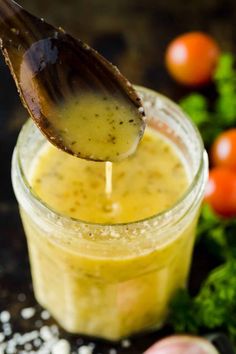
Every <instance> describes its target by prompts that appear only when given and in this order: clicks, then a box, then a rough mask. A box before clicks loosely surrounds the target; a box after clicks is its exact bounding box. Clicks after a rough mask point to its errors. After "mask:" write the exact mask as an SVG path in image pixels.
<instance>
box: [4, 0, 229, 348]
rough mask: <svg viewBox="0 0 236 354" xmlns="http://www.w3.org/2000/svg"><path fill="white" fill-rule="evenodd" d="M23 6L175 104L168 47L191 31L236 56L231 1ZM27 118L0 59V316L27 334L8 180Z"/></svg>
mask: <svg viewBox="0 0 236 354" xmlns="http://www.w3.org/2000/svg"><path fill="white" fill-rule="evenodd" d="M19 3H20V4H21V5H23V6H25V7H26V8H27V9H28V10H30V11H31V12H32V13H34V14H35V15H38V16H39V17H43V18H45V19H46V20H47V21H49V22H51V23H53V24H54V25H56V26H61V27H63V28H64V29H65V30H66V31H68V32H70V33H72V34H73V35H75V36H77V37H79V38H80V39H82V40H83V41H85V42H87V43H88V44H90V45H91V46H93V47H95V48H96V49H97V50H98V51H100V52H101V53H102V54H103V55H104V56H105V57H106V58H108V59H109V60H111V61H112V62H113V63H114V64H116V65H117V66H118V67H119V68H120V70H121V71H122V72H123V74H125V75H126V76H127V77H128V78H129V80H130V81H131V82H133V83H135V84H139V85H144V86H148V87H150V88H153V89H155V90H157V91H159V92H161V93H163V94H165V95H167V96H169V97H171V98H172V99H174V100H176V101H178V99H179V98H180V97H182V96H183V95H185V94H186V93H187V92H188V89H185V88H183V87H181V86H179V85H178V84H176V83H174V82H173V81H172V79H171V78H170V77H169V76H168V74H167V72H166V70H165V67H164V53H165V49H166V46H167V45H168V43H169V41H170V40H171V39H173V38H174V37H175V36H177V35H178V34H181V33H184V32H187V31H193V30H202V31H206V32H208V33H209V34H211V35H212V36H213V37H214V38H215V39H216V40H217V42H218V43H219V45H220V46H221V48H222V51H230V52H234V53H236V29H235V28H236V1H234V0H231V1H230V0H185V1H184V0H182V1H180V0H178V1H168V0H156V1H154V0H143V1H139V0H136V1H135V0H97V1H96V0H74V1H72V0H67V1H66V0H21V1H20V0H19ZM211 90H212V87H211V86H209V87H208V88H204V89H203V91H204V93H206V94H207V95H210V94H211ZM26 117H27V113H26V112H25V111H24V109H23V108H22V106H21V104H20V102H19V98H18V96H17V92H16V89H15V86H14V83H13V80H12V78H11V77H10V74H9V72H8V69H7V68H6V66H5V64H4V61H3V60H2V58H0V164H1V165H0V186H1V189H0V311H1V310H3V309H8V310H9V311H10V312H11V314H12V315H13V317H14V326H15V328H16V329H17V330H19V331H24V330H31V329H33V328H34V323H33V322H32V323H31V322H30V321H29V322H28V324H27V326H26V327H25V324H22V323H21V321H20V320H19V319H18V314H19V309H20V308H21V307H25V306H27V305H30V306H31V305H32V306H35V301H34V298H33V295H32V290H31V286H30V275H29V266H28V260H27V251H26V245H25V239H24V235H23V230H22V226H21V223H20V220H19V216H18V211H17V204H16V201H15V198H14V195H13V191H12V187H11V180H10V160H11V155H12V152H13V148H14V145H15V142H16V139H17V135H18V132H19V130H20V127H21V126H22V124H23V122H24V121H25V119H26ZM213 124H214V123H213ZM207 264H208V261H207V255H206V256H205V258H204V256H202V253H201V257H199V252H197V253H196V254H195V258H194V267H193V272H192V277H191V284H192V287H193V289H194V288H196V287H197V286H198V283H199V279H200V278H201V276H200V277H199V275H200V274H202V275H203V274H204V272H205V271H206V267H207ZM210 266H211V265H210ZM193 279H194V280H193ZM20 292H23V293H25V294H26V295H27V299H26V301H25V302H24V304H20V303H19V301H18V300H17V295H18V294H19V293H20ZM38 310H39V311H40V309H39V308H38ZM34 320H35V319H34ZM0 331H1V328H0ZM78 337H79V336H77V337H76V338H75V337H73V338H71V342H72V343H76V340H77V339H78ZM157 337H158V334H157V333H154V334H152V335H146V336H142V337H138V338H136V339H133V340H132V343H133V345H132V346H131V347H130V348H128V349H121V347H120V345H119V344H117V346H114V345H111V344H104V343H102V342H100V343H98V344H97V349H96V350H95V353H101V354H107V353H109V349H110V348H114V347H116V348H118V353H119V354H120V353H130V354H131V353H133V354H140V353H142V352H143V351H144V349H146V348H147V347H148V345H149V344H151V343H153V342H154V341H155V339H156V338H157ZM79 338H80V337H79ZM84 340H85V342H86V339H84Z"/></svg>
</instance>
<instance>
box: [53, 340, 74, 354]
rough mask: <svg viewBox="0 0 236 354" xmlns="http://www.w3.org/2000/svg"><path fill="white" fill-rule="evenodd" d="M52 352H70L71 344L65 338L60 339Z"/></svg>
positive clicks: (65, 353) (56, 353) (58, 353)
mask: <svg viewBox="0 0 236 354" xmlns="http://www.w3.org/2000/svg"><path fill="white" fill-rule="evenodd" d="M52 354H70V344H69V342H68V341H67V340H65V339H60V340H59V341H58V342H57V343H55V344H54V345H53V347H52Z"/></svg>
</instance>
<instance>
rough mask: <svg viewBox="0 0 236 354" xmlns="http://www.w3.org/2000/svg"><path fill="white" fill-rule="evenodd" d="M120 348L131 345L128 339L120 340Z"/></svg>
mask: <svg viewBox="0 0 236 354" xmlns="http://www.w3.org/2000/svg"><path fill="white" fill-rule="evenodd" d="M121 346H122V348H129V347H130V346H131V342H130V340H129V339H123V340H122V341H121Z"/></svg>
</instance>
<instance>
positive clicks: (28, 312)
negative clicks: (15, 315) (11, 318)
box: [21, 307, 36, 320]
mask: <svg viewBox="0 0 236 354" xmlns="http://www.w3.org/2000/svg"><path fill="white" fill-rule="evenodd" d="M35 312H36V311H35V309H34V308H33V307H27V308H25V309H23V310H21V317H22V318H24V320H28V319H30V318H32V317H33V316H34V315H35Z"/></svg>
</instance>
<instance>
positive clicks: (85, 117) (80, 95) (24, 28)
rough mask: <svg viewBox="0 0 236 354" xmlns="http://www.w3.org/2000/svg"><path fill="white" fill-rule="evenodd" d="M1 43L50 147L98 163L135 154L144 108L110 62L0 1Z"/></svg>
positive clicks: (11, 4)
mask: <svg viewBox="0 0 236 354" xmlns="http://www.w3.org/2000/svg"><path fill="white" fill-rule="evenodd" d="M0 41H1V49H2V52H3V55H4V57H5V60H6V63H7V64H8V66H9V67H10V70H11V73H12V75H13V77H14V80H15V83H16V85H17V88H18V91H19V94H20V96H21V99H22V101H23V104H24V106H25V107H26V108H27V109H28V111H29V114H30V116H31V117H32V118H33V120H34V121H35V123H36V124H37V126H38V127H39V129H40V130H41V131H42V133H43V134H44V135H45V136H46V137H47V139H48V140H49V141H50V142H51V143H52V144H54V145H56V146H57V147H58V148H60V149H62V150H64V151H66V152H68V153H70V154H73V155H75V156H77V157H81V158H85V159H90V160H96V161H117V160H120V159H122V158H125V157H127V156H129V155H131V154H132V153H133V152H134V151H135V150H136V147H137V144H138V143H139V140H140V139H141V137H142V135H143V132H144V128H145V123H144V118H143V117H144V110H143V108H142V105H141V101H140V98H139V97H138V95H137V93H136V92H135V90H134V89H133V87H132V86H131V84H130V83H129V82H128V80H127V79H126V78H125V77H124V76H123V75H121V73H120V72H119V70H118V69H117V68H116V67H115V66H113V65H112V64H111V63H110V62H109V61H107V60H106V59H105V58H103V57H102V56H101V55H100V54H98V53H97V52H96V51H95V50H94V49H92V48H90V47H89V46H88V45H87V44H84V43H83V42H82V41H80V40H77V39H75V38H73V37H72V36H70V35H69V34H67V33H65V31H63V30H62V29H58V28H55V27H53V26H52V25H50V24H48V23H46V22H45V21H44V20H43V19H39V18H37V17H35V16H33V15H31V14H30V13H29V12H27V11H25V10H24V9H23V8H22V7H21V6H19V5H18V4H16V3H15V2H14V1H12V0H1V1H0Z"/></svg>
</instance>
